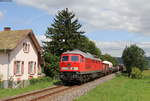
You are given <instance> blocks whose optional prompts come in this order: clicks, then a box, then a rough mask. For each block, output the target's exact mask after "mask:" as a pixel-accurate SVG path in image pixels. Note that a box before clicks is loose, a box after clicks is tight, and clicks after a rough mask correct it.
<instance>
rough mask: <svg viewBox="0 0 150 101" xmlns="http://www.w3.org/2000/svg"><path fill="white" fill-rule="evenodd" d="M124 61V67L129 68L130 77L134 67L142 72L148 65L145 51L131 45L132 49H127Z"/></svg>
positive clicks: (123, 56)
mask: <svg viewBox="0 0 150 101" xmlns="http://www.w3.org/2000/svg"><path fill="white" fill-rule="evenodd" d="M122 59H123V62H124V65H125V66H126V68H127V72H128V73H129V76H130V73H131V70H132V67H137V68H139V69H140V70H141V71H143V70H144V68H145V67H146V65H147V61H146V58H145V52H144V50H143V49H142V48H139V47H138V46H136V45H131V46H130V47H126V48H125V49H124V51H123V54H122Z"/></svg>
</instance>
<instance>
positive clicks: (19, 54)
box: [0, 27, 41, 88]
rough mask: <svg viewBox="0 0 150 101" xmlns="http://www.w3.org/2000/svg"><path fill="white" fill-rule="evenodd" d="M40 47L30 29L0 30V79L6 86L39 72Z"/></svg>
mask: <svg viewBox="0 0 150 101" xmlns="http://www.w3.org/2000/svg"><path fill="white" fill-rule="evenodd" d="M40 62H41V47H40V45H39V43H38V41H37V39H36V37H35V35H34V33H33V31H32V30H11V28H9V27H5V28H4V31H0V79H1V80H2V81H3V83H4V87H5V88H7V87H8V84H9V81H13V82H16V84H17V83H18V84H19V82H21V81H24V80H28V79H30V78H37V77H38V74H40V73H41V67H40V64H41V63H40Z"/></svg>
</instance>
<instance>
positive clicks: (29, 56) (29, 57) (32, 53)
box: [9, 36, 38, 81]
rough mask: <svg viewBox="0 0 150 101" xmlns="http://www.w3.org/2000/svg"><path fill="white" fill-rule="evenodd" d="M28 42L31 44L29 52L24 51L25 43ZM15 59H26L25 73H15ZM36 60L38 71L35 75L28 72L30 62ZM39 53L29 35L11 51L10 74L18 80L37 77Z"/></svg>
mask: <svg viewBox="0 0 150 101" xmlns="http://www.w3.org/2000/svg"><path fill="white" fill-rule="evenodd" d="M24 42H27V43H28V44H30V49H29V53H24V51H23V43H24ZM14 61H24V73H23V74H22V75H19V76H17V75H14ZM29 61H35V62H36V73H35V75H30V74H28V62H29ZM37 64H38V54H37V50H36V48H35V46H34V44H33V42H32V40H31V38H30V37H29V36H27V37H26V38H25V39H24V40H23V41H22V42H21V43H20V44H19V45H18V46H17V47H16V48H15V49H14V50H13V51H12V52H11V53H10V73H9V76H10V77H11V78H13V80H14V81H17V80H27V79H29V77H34V78H36V77H37V76H38V67H37Z"/></svg>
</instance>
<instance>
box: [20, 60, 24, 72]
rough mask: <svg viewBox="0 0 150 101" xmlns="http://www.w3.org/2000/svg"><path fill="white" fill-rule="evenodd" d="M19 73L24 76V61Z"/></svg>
mask: <svg viewBox="0 0 150 101" xmlns="http://www.w3.org/2000/svg"><path fill="white" fill-rule="evenodd" d="M21 72H22V74H24V61H22V65H21Z"/></svg>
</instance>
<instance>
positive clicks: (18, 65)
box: [14, 61, 24, 75]
mask: <svg viewBox="0 0 150 101" xmlns="http://www.w3.org/2000/svg"><path fill="white" fill-rule="evenodd" d="M23 67H24V62H23V61H15V62H14V74H15V75H22V74H23V71H24V70H23V69H24V68H23Z"/></svg>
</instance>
